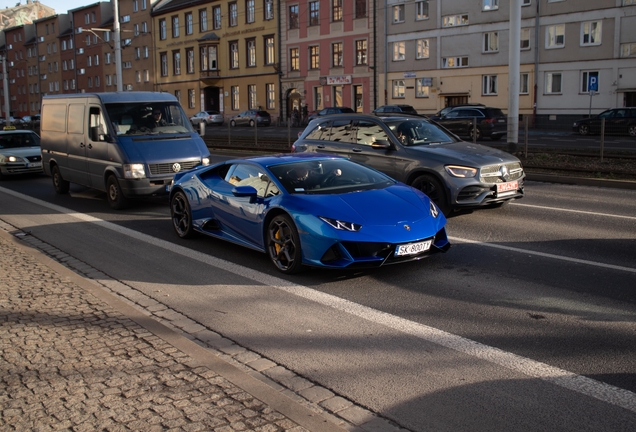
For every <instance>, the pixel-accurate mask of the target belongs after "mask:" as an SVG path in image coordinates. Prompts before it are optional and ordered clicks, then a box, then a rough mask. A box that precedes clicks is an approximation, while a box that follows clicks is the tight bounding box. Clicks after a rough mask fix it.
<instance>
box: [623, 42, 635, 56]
mask: <svg viewBox="0 0 636 432" xmlns="http://www.w3.org/2000/svg"><path fill="white" fill-rule="evenodd" d="M634 56H636V43H624V44H621V57H634Z"/></svg>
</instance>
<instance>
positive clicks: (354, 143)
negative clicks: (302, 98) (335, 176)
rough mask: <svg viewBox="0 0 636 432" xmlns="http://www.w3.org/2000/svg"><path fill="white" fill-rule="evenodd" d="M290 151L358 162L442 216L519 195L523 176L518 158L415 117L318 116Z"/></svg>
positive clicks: (497, 202)
mask: <svg viewBox="0 0 636 432" xmlns="http://www.w3.org/2000/svg"><path fill="white" fill-rule="evenodd" d="M292 151H293V152H296V153H298V152H320V153H329V154H337V155H341V156H346V157H349V158H350V159H352V160H355V161H358V162H362V163H364V164H366V165H369V166H371V167H373V168H375V169H377V170H379V171H382V172H384V173H386V174H388V175H390V176H391V177H393V178H395V179H396V180H399V181H401V182H403V183H406V184H408V185H411V186H413V187H415V188H417V189H420V190H421V191H422V192H424V193H426V194H427V195H428V196H429V197H430V198H431V199H432V200H433V201H435V203H436V204H437V205H438V206H439V208H440V209H441V210H442V211H443V212H444V213H445V214H448V213H450V212H451V211H452V210H459V209H465V208H476V207H481V206H487V205H501V204H504V203H506V202H508V201H510V200H513V199H518V198H521V197H523V183H524V178H525V173H524V171H523V168H522V166H521V162H520V161H519V159H517V158H516V157H514V156H513V155H511V154H509V153H506V152H503V151H501V150H497V149H494V148H491V147H487V146H483V145H480V144H472V143H467V142H464V141H461V140H459V139H458V138H457V137H456V136H455V135H454V134H452V133H451V132H449V131H448V130H446V129H445V128H444V127H442V126H439V125H437V124H435V123H433V122H431V121H429V120H428V119H426V118H423V117H419V116H412V115H408V114H404V115H396V114H395V113H393V114H392V115H391V116H381V115H379V116H376V115H365V114H339V115H335V116H333V115H332V116H324V117H320V118H318V119H315V120H313V121H311V122H310V123H309V125H307V128H306V129H305V130H304V132H303V133H302V134H301V135H300V136H299V138H298V140H297V141H296V142H295V143H294V145H293V146H292Z"/></svg>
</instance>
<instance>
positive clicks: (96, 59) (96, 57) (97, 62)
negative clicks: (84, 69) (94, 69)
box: [95, 54, 99, 66]
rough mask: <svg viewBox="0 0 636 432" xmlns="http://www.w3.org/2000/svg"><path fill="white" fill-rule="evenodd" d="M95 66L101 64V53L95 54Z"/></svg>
mask: <svg viewBox="0 0 636 432" xmlns="http://www.w3.org/2000/svg"><path fill="white" fill-rule="evenodd" d="M95 66H99V54H95Z"/></svg>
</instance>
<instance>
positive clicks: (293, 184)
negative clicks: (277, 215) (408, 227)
mask: <svg viewBox="0 0 636 432" xmlns="http://www.w3.org/2000/svg"><path fill="white" fill-rule="evenodd" d="M268 168H269V170H270V171H271V172H272V174H273V175H274V176H275V177H276V178H277V179H278V180H279V181H280V183H281V184H282V186H283V187H284V188H285V190H287V192H289V193H290V194H340V193H349V192H356V191H361V190H369V189H384V188H386V187H388V186H390V185H393V184H395V183H396V182H395V180H393V179H391V178H390V177H387V176H386V175H384V174H382V173H380V172H378V171H375V170H373V169H370V168H367V167H365V166H363V165H360V164H357V163H355V162H351V161H350V160H348V159H325V160H317V161H303V162H295V163H288V164H282V165H274V166H270V167H268Z"/></svg>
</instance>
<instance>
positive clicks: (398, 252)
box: [395, 240, 432, 256]
mask: <svg viewBox="0 0 636 432" xmlns="http://www.w3.org/2000/svg"><path fill="white" fill-rule="evenodd" d="M431 242H432V240H425V241H423V242H417V243H409V244H405V245H400V246H398V247H396V248H395V256H403V255H415V254H418V253H420V252H424V251H427V250H429V249H430V248H431Z"/></svg>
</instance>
